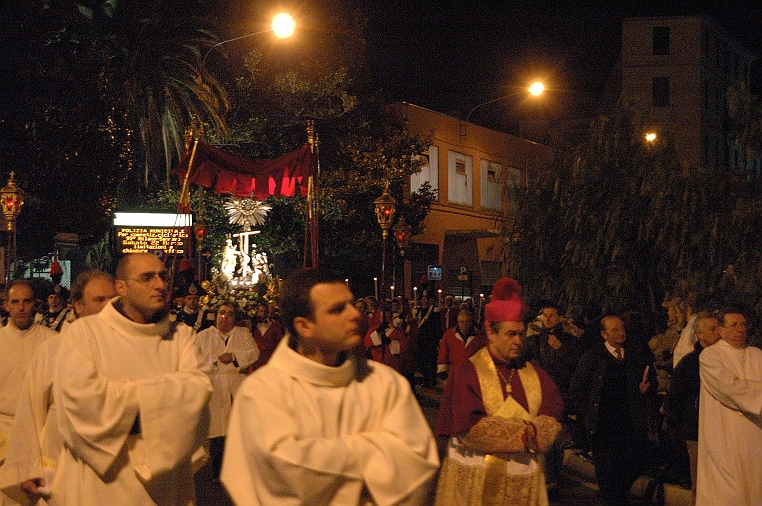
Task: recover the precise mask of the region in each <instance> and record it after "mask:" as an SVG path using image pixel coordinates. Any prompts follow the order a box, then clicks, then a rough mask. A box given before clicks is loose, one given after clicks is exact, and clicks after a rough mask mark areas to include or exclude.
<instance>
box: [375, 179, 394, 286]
mask: <svg viewBox="0 0 762 506" xmlns="http://www.w3.org/2000/svg"><path fill="white" fill-rule="evenodd" d="M373 206H374V207H375V209H376V220H377V221H378V224H379V226H380V227H381V239H382V246H381V250H382V253H381V294H380V295H381V298H382V299H385V298H386V240H387V238H388V237H389V229H390V228H391V226H392V221H394V213H395V212H396V211H397V200H396V199H395V198H394V197H392V195H391V193H389V181H387V182H386V186H385V187H384V192H383V193H382V194H381V196H380V197H378V198H377V199H376V200H374V201H373Z"/></svg>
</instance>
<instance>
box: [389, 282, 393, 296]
mask: <svg viewBox="0 0 762 506" xmlns="http://www.w3.org/2000/svg"><path fill="white" fill-rule="evenodd" d="M389 290H391V291H392V299H394V285H391V286H390V287H389Z"/></svg>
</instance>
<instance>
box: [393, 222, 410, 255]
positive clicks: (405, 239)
mask: <svg viewBox="0 0 762 506" xmlns="http://www.w3.org/2000/svg"><path fill="white" fill-rule="evenodd" d="M392 231H393V232H394V239H395V240H396V241H397V247H398V248H399V250H400V256H403V257H404V256H405V248H407V246H408V243H409V242H410V225H408V224H407V222H405V217H404V216H400V219H399V220H398V221H397V224H396V225H394V228H392Z"/></svg>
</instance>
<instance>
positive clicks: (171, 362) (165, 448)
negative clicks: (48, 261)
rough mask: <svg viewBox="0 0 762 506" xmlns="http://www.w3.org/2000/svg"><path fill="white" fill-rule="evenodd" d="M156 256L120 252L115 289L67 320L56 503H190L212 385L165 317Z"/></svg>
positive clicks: (184, 330) (181, 333) (180, 327)
mask: <svg viewBox="0 0 762 506" xmlns="http://www.w3.org/2000/svg"><path fill="white" fill-rule="evenodd" d="M168 279H169V274H168V273H167V271H166V269H165V267H164V264H163V263H162V262H161V261H160V260H159V259H158V257H156V256H153V255H150V254H147V253H133V254H128V255H125V256H124V257H123V258H122V259H121V260H120V262H119V265H118V266H117V271H116V282H115V288H116V292H117V294H118V296H117V297H115V298H114V299H112V300H110V301H109V302H108V303H107V304H106V306H105V307H104V308H103V310H102V311H100V312H99V313H98V314H96V315H93V316H89V317H86V318H80V319H78V320H75V321H74V322H73V323H72V324H71V327H70V328H69V329H67V331H66V334H65V335H64V336H63V342H62V343H61V347H60V349H59V352H58V357H57V360H56V365H55V374H54V383H53V393H54V401H55V403H56V404H57V406H58V409H57V415H58V416H57V419H58V425H59V429H60V431H61V434H62V436H63V439H64V451H63V452H62V453H61V459H60V461H59V462H58V467H57V469H56V474H55V478H54V480H53V485H52V494H53V497H54V498H55V500H56V502H57V504H64V505H82V506H88V505H92V506H96V505H103V504H109V505H115V506H135V505H138V506H139V505H154V504H162V505H173V506H174V505H176V506H180V505H190V504H192V503H193V501H194V498H195V491H194V483H193V471H192V456H193V454H194V452H196V450H197V449H199V448H200V447H201V445H202V443H203V442H204V440H205V439H206V435H207V431H208V428H209V425H208V424H209V408H208V402H209V397H210V395H211V393H212V385H211V382H210V380H209V376H208V374H207V372H208V370H207V368H206V367H205V366H204V365H203V363H202V360H201V358H200V356H199V353H198V344H197V342H196V335H195V333H194V332H193V329H192V328H191V327H188V326H187V325H184V324H181V323H175V322H171V321H170V318H169V311H168V307H167V281H168Z"/></svg>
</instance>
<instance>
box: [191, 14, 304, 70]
mask: <svg viewBox="0 0 762 506" xmlns="http://www.w3.org/2000/svg"><path fill="white" fill-rule="evenodd" d="M295 29H296V21H294V18H293V17H291V15H290V14H286V13H285V12H281V13H279V14H276V15H275V17H273V20H272V23H270V28H268V29H267V30H260V31H258V32H254V33H247V34H246V35H241V36H240V37H233V38H232V39H227V40H223V41H220V42H218V43H216V44H215V45H213V46H212V47H210V48H209V50H208V51H207V52H206V54H205V55H204V59H203V60H201V66H202V67H204V66H206V58H207V57H208V56H209V53H211V52H212V51H213V50H214V49H215V48H217V47H219V46H221V45H223V44H227V43H228V42H235V41H236V40H241V39H247V38H249V37H254V36H256V35H261V34H263V33H270V32H272V33H273V35H275V37H277V38H279V39H286V38H288V37H291V36H292V35H293V34H294V30H295Z"/></svg>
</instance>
